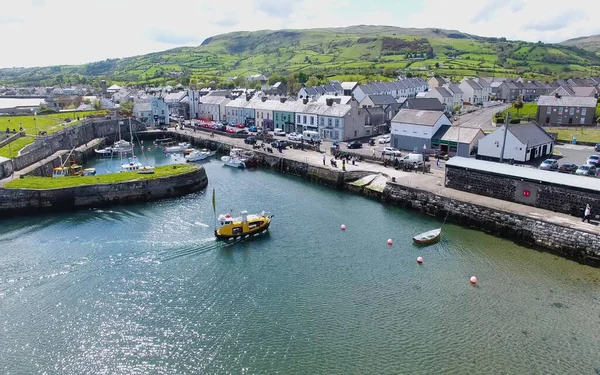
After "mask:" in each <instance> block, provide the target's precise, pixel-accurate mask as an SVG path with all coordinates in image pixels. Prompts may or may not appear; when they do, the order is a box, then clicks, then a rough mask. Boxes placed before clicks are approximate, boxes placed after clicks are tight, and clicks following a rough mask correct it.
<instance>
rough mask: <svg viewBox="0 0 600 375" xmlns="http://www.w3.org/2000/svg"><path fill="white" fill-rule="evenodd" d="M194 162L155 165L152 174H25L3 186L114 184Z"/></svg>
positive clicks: (181, 169)
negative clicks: (70, 175) (44, 175)
mask: <svg viewBox="0 0 600 375" xmlns="http://www.w3.org/2000/svg"><path fill="white" fill-rule="evenodd" d="M197 168H198V166H197V165H195V164H173V165H164V166H162V167H156V168H155V169H154V174H139V173H137V172H123V173H111V174H103V175H99V176H73V177H59V178H52V177H37V176H25V177H24V178H18V179H14V180H11V181H9V182H7V183H6V184H5V185H4V187H5V188H9V189H61V188H68V187H74V186H83V185H96V184H116V183H119V182H129V181H141V180H154V179H157V178H162V177H169V176H177V175H180V174H183V173H188V172H191V171H193V170H195V169H197Z"/></svg>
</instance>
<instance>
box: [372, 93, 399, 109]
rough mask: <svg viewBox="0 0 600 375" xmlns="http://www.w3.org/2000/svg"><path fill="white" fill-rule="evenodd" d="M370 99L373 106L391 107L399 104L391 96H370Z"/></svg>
mask: <svg viewBox="0 0 600 375" xmlns="http://www.w3.org/2000/svg"><path fill="white" fill-rule="evenodd" d="M368 97H369V99H371V101H372V102H373V105H381V106H385V105H389V104H394V103H398V102H397V101H396V99H394V97H393V96H391V95H368Z"/></svg>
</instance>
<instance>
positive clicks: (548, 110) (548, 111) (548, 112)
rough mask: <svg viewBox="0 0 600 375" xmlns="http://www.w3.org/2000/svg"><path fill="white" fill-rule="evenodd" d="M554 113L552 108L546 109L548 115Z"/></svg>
mask: <svg viewBox="0 0 600 375" xmlns="http://www.w3.org/2000/svg"><path fill="white" fill-rule="evenodd" d="M551 111H552V108H550V107H546V114H547V115H549V114H550V113H551Z"/></svg>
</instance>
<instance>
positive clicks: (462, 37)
mask: <svg viewBox="0 0 600 375" xmlns="http://www.w3.org/2000/svg"><path fill="white" fill-rule="evenodd" d="M415 58H416V59H418V60H414V59H415ZM421 59H422V60H421ZM384 67H392V68H394V69H396V70H397V73H405V74H409V73H410V74H412V75H416V76H421V77H427V76H428V75H429V74H432V73H434V74H440V75H445V76H450V77H454V78H455V79H460V78H462V77H463V76H465V75H470V76H475V75H477V76H492V75H495V76H497V77H499V76H504V77H518V76H520V77H523V78H525V79H541V80H553V79H556V78H566V77H583V76H589V75H590V74H591V72H594V71H596V72H597V71H598V70H600V56H598V55H597V54H595V53H594V52H590V51H587V50H583V49H579V48H577V47H574V46H567V45H562V44H544V43H530V42H524V41H511V40H506V39H504V38H485V37H479V36H474V35H468V34H463V33H460V32H457V31H449V30H442V29H403V28H398V27H391V26H350V27H345V28H332V29H307V30H279V31H272V30H261V31H255V32H233V33H229V34H223V35H217V36H214V37H211V38H208V39H207V40H205V41H204V42H203V43H202V45H200V46H198V47H180V48H175V49H171V50H167V51H163V52H157V53H151V54H147V55H143V56H136V57H129V58H123V59H107V60H104V61H99V62H94V63H89V64H85V65H74V66H55V67H39V68H26V69H21V68H20V69H12V68H9V69H0V83H7V84H22V85H33V84H38V85H40V84H41V85H44V86H52V85H55V84H61V83H62V84H77V83H81V82H84V83H86V82H87V83H92V84H93V85H96V86H97V85H98V82H99V81H100V80H101V79H108V80H109V81H110V83H111V84H112V83H118V84H120V85H128V84H130V85H143V84H150V85H167V84H171V85H173V84H177V83H183V84H184V85H187V84H196V85H202V86H205V85H213V86H224V85H225V83H226V82H227V81H226V78H228V77H236V76H246V75H250V74H256V73H262V74H265V75H273V74H282V75H284V76H288V75H289V74H290V73H298V72H302V73H305V74H306V75H308V76H310V75H315V76H317V77H319V79H320V81H321V82H326V81H328V80H329V79H331V78H333V77H345V76H360V77H361V78H360V81H361V82H365V81H368V80H373V79H375V78H374V77H375V76H378V75H381V74H382V72H383V69H384ZM171 72H181V73H182V76H181V77H174V76H171V75H170V74H169V73H171ZM387 78H388V79H389V78H393V77H387ZM59 79H60V80H61V82H59V81H58V80H59ZM300 83H304V82H300Z"/></svg>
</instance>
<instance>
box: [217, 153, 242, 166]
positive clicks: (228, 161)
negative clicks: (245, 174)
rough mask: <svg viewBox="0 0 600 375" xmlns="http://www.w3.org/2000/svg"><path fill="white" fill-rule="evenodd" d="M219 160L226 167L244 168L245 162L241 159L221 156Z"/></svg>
mask: <svg viewBox="0 0 600 375" xmlns="http://www.w3.org/2000/svg"><path fill="white" fill-rule="evenodd" d="M221 161H222V162H223V163H224V164H225V165H226V166H228V167H233V168H246V163H245V162H244V160H242V159H238V158H232V157H231V156H223V157H222V158H221Z"/></svg>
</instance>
